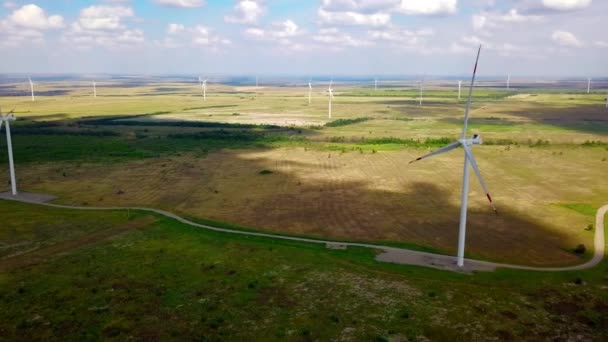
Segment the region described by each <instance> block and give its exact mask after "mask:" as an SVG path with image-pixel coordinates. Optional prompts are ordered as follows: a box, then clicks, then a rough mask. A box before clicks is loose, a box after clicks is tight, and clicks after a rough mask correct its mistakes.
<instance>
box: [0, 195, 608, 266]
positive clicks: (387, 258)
mask: <svg viewBox="0 0 608 342" xmlns="http://www.w3.org/2000/svg"><path fill="white" fill-rule="evenodd" d="M53 198H54V197H53V196H48V195H37V194H29V193H21V194H19V195H17V196H12V195H11V194H9V193H0V199H5V200H12V201H18V202H24V203H30V204H37V205H43V206H47V207H53V208H62V209H75V210H138V211H146V212H151V213H155V214H159V215H162V216H165V217H168V218H171V219H174V220H176V221H178V222H181V223H184V224H187V225H189V226H192V227H197V228H203V229H208V230H212V231H216V232H222V233H230V234H241V235H247V236H258V237H266V238H271V239H281V240H289V241H299V242H308V243H318V244H324V245H326V247H327V248H335V249H344V248H347V247H349V246H350V247H365V248H372V249H376V250H380V251H382V253H381V254H378V256H377V257H376V260H378V261H384V262H391V263H397V264H404V265H416V266H424V267H433V268H437V269H443V270H451V271H461V272H471V271H494V270H495V269H497V268H511V269H519V270H528V271H540V272H562V271H577V270H585V269H589V268H592V267H594V266H597V265H598V264H599V263H600V262H601V261H602V259H603V258H604V253H605V238H604V219H605V216H606V212H608V204H607V205H605V206H603V207H601V208H600V209H599V210H598V211H597V214H596V221H595V236H594V253H593V257H592V258H591V260H589V261H587V262H585V263H583V264H580V265H574V266H565V267H532V266H522V265H513V264H503V263H495V262H489V261H480V260H473V259H465V265H464V267H462V268H459V267H457V266H456V258H455V257H452V256H448V255H441V254H434V253H427V252H419V251H414V250H409V249H405V248H398V247H389V246H383V245H374V244H366V243H356V242H340V241H329V240H317V239H308V238H300V237H293V236H284V235H277V234H268V233H257V232H247V231H240V230H233V229H227V228H219V227H213V226H209V225H205V224H200V223H196V222H192V221H190V220H187V219H185V218H183V217H181V216H178V215H176V214H174V213H171V212H168V211H165V210H160V209H153V208H139V207H79V206H70V205H61V204H53V203H47V201H49V200H51V199H53Z"/></svg>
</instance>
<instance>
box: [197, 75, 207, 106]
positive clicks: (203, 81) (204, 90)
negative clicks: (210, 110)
mask: <svg viewBox="0 0 608 342" xmlns="http://www.w3.org/2000/svg"><path fill="white" fill-rule="evenodd" d="M198 83H200V85H201V93H202V95H203V101H207V78H205V79H202V78H201V77H200V76H199V77H198Z"/></svg>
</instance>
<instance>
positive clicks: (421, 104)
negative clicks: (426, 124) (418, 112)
mask: <svg viewBox="0 0 608 342" xmlns="http://www.w3.org/2000/svg"><path fill="white" fill-rule="evenodd" d="M420 105H421V106H422V80H420Z"/></svg>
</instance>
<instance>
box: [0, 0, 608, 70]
mask: <svg viewBox="0 0 608 342" xmlns="http://www.w3.org/2000/svg"><path fill="white" fill-rule="evenodd" d="M0 3H1V5H2V6H1V7H0V48H1V49H2V51H3V52H4V53H3V55H2V63H0V72H2V73H13V72H18V73H130V74H165V73H187V74H199V73H204V74H226V73H229V74H251V73H257V74H291V75H306V74H335V75H338V74H357V75H364V74H369V75H385V74H387V75H389V74H390V75H400V74H403V75H466V74H468V73H469V72H470V68H471V63H472V59H473V58H474V54H475V51H476V46H477V45H479V44H483V46H484V50H483V54H482V59H481V69H480V70H481V71H480V72H481V73H482V75H483V74H485V75H502V74H507V73H511V74H513V75H515V76H517V75H519V76H532V75H533V76H574V77H578V76H580V77H587V76H593V77H600V76H608V63H607V62H606V60H607V58H606V57H608V35H607V34H606V32H608V20H607V19H608V1H605V0H501V1H499V0H321V1H296V0H229V1H219V0H139V1H138V0H97V1H94V0H39V1H32V0H29V1H20V0H12V1H3V0H0Z"/></svg>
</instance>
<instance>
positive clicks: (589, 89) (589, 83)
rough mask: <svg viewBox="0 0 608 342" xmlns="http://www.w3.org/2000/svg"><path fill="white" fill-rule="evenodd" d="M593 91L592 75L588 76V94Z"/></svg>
mask: <svg viewBox="0 0 608 342" xmlns="http://www.w3.org/2000/svg"><path fill="white" fill-rule="evenodd" d="M589 93H591V77H589V78H587V94H589Z"/></svg>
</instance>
